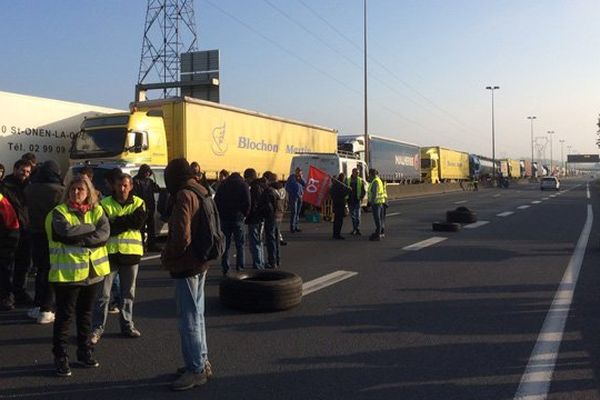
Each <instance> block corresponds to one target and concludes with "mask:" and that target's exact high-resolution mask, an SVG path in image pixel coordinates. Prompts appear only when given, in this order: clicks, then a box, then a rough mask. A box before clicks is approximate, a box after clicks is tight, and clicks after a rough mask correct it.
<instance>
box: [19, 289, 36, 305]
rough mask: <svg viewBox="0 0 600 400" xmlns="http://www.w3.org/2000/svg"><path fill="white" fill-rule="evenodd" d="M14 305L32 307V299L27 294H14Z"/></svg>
mask: <svg viewBox="0 0 600 400" xmlns="http://www.w3.org/2000/svg"><path fill="white" fill-rule="evenodd" d="M15 305H17V306H32V305H33V299H32V298H31V296H30V295H29V293H27V292H25V291H23V292H20V293H16V294H15Z"/></svg>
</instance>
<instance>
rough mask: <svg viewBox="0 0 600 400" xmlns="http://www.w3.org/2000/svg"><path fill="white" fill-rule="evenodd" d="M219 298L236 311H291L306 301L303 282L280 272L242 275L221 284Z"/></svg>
mask: <svg viewBox="0 0 600 400" xmlns="http://www.w3.org/2000/svg"><path fill="white" fill-rule="evenodd" d="M219 297H220V299H221V303H222V304H223V305H225V306H226V307H230V308H234V309H236V310H242V311H249V312H270V311H283V310H288V309H290V308H293V307H296V306H297V305H298V304H300V302H301V301H302V278H300V277H299V276H298V275H296V274H294V273H291V272H285V271H279V270H251V271H244V272H238V273H235V274H230V275H228V276H227V277H225V278H224V279H223V280H222V281H221V284H220V285H219Z"/></svg>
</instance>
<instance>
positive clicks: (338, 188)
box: [329, 179, 352, 210]
mask: <svg viewBox="0 0 600 400" xmlns="http://www.w3.org/2000/svg"><path fill="white" fill-rule="evenodd" d="M350 193H352V189H350V186H348V185H346V184H345V183H343V182H340V181H338V180H337V179H332V180H331V189H329V195H330V196H331V200H332V201H333V209H334V210H343V209H344V207H345V205H346V198H347V196H348V195H350Z"/></svg>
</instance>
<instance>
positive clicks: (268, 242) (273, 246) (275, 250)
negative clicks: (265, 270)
mask: <svg viewBox="0 0 600 400" xmlns="http://www.w3.org/2000/svg"><path fill="white" fill-rule="evenodd" d="M265 246H266V248H267V264H268V266H269V267H270V268H278V267H279V264H280V262H279V224H278V223H277V222H276V221H275V219H271V220H269V219H267V220H265Z"/></svg>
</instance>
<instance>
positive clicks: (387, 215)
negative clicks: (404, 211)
mask: <svg viewBox="0 0 600 400" xmlns="http://www.w3.org/2000/svg"><path fill="white" fill-rule="evenodd" d="M396 215H400V213H399V212H393V213H389V214H386V215H385V216H386V217H395V216H396Z"/></svg>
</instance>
